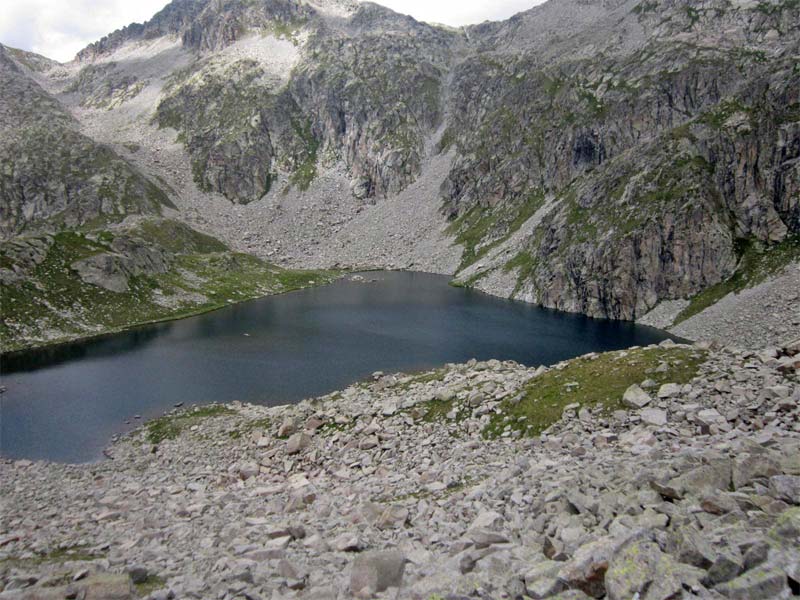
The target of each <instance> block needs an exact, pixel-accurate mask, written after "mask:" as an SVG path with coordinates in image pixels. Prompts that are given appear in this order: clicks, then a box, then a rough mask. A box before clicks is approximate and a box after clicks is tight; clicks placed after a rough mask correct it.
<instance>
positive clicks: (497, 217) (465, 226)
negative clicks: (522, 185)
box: [448, 190, 545, 271]
mask: <svg viewBox="0 0 800 600" xmlns="http://www.w3.org/2000/svg"><path fill="white" fill-rule="evenodd" d="M544 200H545V197H544V192H542V191H541V190H533V191H532V192H530V193H529V194H528V196H527V198H525V199H524V200H522V201H521V202H518V203H516V204H513V205H503V206H502V207H495V208H491V207H482V206H480V205H478V204H476V205H475V206H473V207H472V208H471V209H470V210H468V211H467V212H466V213H464V214H463V215H462V216H461V217H459V218H458V219H457V220H456V221H454V222H453V223H451V224H450V226H449V228H448V233H450V234H451V235H455V236H456V243H458V244H461V245H462V246H464V254H463V255H462V257H461V264H460V265H459V268H458V270H459V271H463V270H464V269H466V268H467V267H469V266H470V265H472V264H474V263H475V262H477V261H478V260H480V259H481V258H482V257H483V256H485V255H486V254H487V253H488V252H489V251H490V250H492V249H493V248H496V247H497V246H499V245H500V244H502V243H503V242H505V241H507V240H508V239H509V238H510V237H511V236H512V235H514V234H515V233H516V232H517V231H519V228H520V227H522V226H523V225H524V224H525V222H526V221H527V220H528V219H530V218H531V217H532V216H533V215H534V214H535V213H536V211H537V210H539V209H540V208H541V207H542V205H543V204H544Z"/></svg>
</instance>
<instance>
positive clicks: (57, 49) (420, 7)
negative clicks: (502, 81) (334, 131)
mask: <svg viewBox="0 0 800 600" xmlns="http://www.w3.org/2000/svg"><path fill="white" fill-rule="evenodd" d="M167 1H168V0H134V1H131V0H2V8H0V43H3V44H6V45H8V46H14V47H17V48H22V49H23V50H30V51H32V52H38V53H39V54H44V55H45V56H48V57H50V58H54V59H56V60H60V61H69V60H72V58H73V57H74V56H75V54H76V53H77V52H78V50H80V49H82V48H84V47H85V46H86V45H87V44H89V43H91V42H94V41H96V40H98V39H100V38H101V37H103V36H104V35H106V34H107V33H110V32H112V31H114V30H115V29H119V28H120V27H123V26H124V25H128V24H129V23H133V22H142V21H146V20H147V19H149V18H150V17H151V16H153V14H155V13H156V12H157V11H158V10H159V9H161V8H162V7H163V6H164V5H166V4H167ZM541 1H542V0H382V1H381V2H379V3H380V4H383V5H384V6H388V7H390V8H392V9H394V10H396V11H398V12H402V13H405V14H410V15H412V16H413V17H415V18H417V19H419V20H421V21H430V22H436V23H445V24H447V25H468V24H471V23H480V22H481V21H485V20H487V19H491V20H498V19H505V18H507V17H510V16H511V15H513V14H515V13H518V12H520V11H522V10H526V9H528V8H530V7H531V6H533V5H535V4H538V3H540V2H541Z"/></svg>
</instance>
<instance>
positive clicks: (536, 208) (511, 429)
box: [0, 0, 800, 600]
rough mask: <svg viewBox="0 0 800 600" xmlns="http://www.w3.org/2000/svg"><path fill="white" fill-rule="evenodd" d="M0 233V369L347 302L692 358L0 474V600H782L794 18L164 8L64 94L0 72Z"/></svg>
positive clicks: (15, 68)
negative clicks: (57, 346)
mask: <svg viewBox="0 0 800 600" xmlns="http://www.w3.org/2000/svg"><path fill="white" fill-rule="evenodd" d="M0 209H2V210H0V316H1V317H2V319H0V345H1V346H2V347H1V348H0V350H1V351H2V352H3V353H6V352H10V351H19V350H29V349H32V348H37V347H39V346H45V345H48V344H52V343H56V342H66V341H73V340H79V339H83V338H86V337H89V336H95V335H101V334H108V333H113V332H116V331H120V330H123V329H126V328H129V327H131V326H133V325H137V324H144V323H152V322H157V321H163V320H168V319H175V318H179V317H185V316H189V315H193V314H197V313H200V312H203V311H209V310H215V309H217V308H220V307H224V306H227V305H229V304H233V303H236V302H241V301H244V300H248V299H251V298H257V297H260V296H264V295H267V294H273V293H275V294H277V293H282V292H286V291H291V290H294V289H298V288H303V287H308V286H313V285H321V284H325V283H328V282H330V281H332V280H333V279H335V278H336V277H337V276H339V275H340V274H341V273H342V272H345V271H348V270H355V269H362V270H366V269H404V270H414V271H427V272H435V273H441V274H446V275H448V276H450V277H452V280H453V283H454V285H457V286H463V287H468V288H476V289H479V290H482V291H484V292H487V293H491V294H494V295H497V296H502V297H505V298H514V299H518V300H523V301H526V302H530V303H534V304H538V305H541V306H544V307H548V308H553V309H559V310H563V311H569V312H575V313H581V314H584V315H588V316H591V317H604V318H610V319H617V320H629V321H638V322H639V323H641V324H645V325H652V326H654V327H658V328H660V329H666V330H669V331H670V332H672V333H674V334H676V335H678V336H680V338H681V343H677V342H673V341H669V340H668V341H666V342H663V343H661V344H659V345H658V346H649V347H635V348H629V349H626V350H621V351H615V352H608V353H593V354H588V355H585V356H581V357H578V358H575V359H572V360H569V361H565V362H561V363H558V364H555V365H540V366H536V365H521V364H517V363H514V362H508V361H500V360H489V361H486V362H478V361H476V360H472V361H470V362H467V363H465V364H447V365H444V366H442V367H441V368H438V369H435V370H432V371H428V372H424V373H411V374H401V373H395V374H387V373H381V372H379V373H375V374H374V376H373V377H372V378H370V379H369V380H367V381H362V382H359V383H354V384H353V385H351V386H349V387H347V388H346V389H344V390H341V391H339V392H335V393H332V394H328V395H326V396H323V397H318V398H312V399H306V400H303V401H302V402H300V403H298V404H295V405H291V406H280V407H269V408H268V407H263V406H255V405H250V404H244V403H232V404H230V405H222V404H210V405H203V406H193V407H189V406H187V407H180V408H176V409H175V410H173V411H171V412H169V413H167V414H165V415H163V416H162V417H160V418H157V419H155V420H152V421H149V422H147V423H145V424H144V425H142V426H141V427H139V428H137V429H136V430H134V431H133V432H129V433H126V434H124V435H121V436H118V437H117V438H115V439H114V440H113V441H112V442H111V444H110V445H109V447H108V448H107V450H106V452H105V455H106V460H104V461H102V462H97V463H94V464H83V465H65V464H55V463H49V462H44V461H31V460H27V459H19V460H12V459H8V458H0V600H6V599H9V600H10V599H17V600H34V599H84V600H100V599H115V600H125V599H132V598H147V599H149V600H169V599H172V598H175V599H181V600H182V599H191V598H195V599H202V600H207V599H212V598H215V599H218V600H234V599H247V600H262V599H263V600H282V599H287V600H288V599H309V600H328V599H330V600H339V599H342V600H343V599H346V598H362V599H390V598H391V599H394V600H399V599H408V600H468V599H481V600H541V599H554V600H559V599H560V600H587V599H591V598H598V599H601V598H606V599H609V600H678V599H686V600H689V599H693V598H696V599H708V600H723V599H730V600H758V599H763V600H768V599H782V600H789V599H791V598H796V597H800V374H799V373H800V6H798V1H797V0H758V1H756V0H549V1H547V2H545V3H543V4H541V5H538V6H536V7H533V8H531V9H530V10H528V11H525V12H522V13H520V14H518V15H516V16H515V17H513V18H511V19H509V20H506V21H503V22H486V23H483V24H479V25H473V26H469V27H462V28H451V27H445V26H439V25H432V24H427V23H421V22H418V21H416V20H415V19H413V18H411V17H407V16H404V15H401V14H398V13H396V12H393V11H391V10H389V9H387V8H384V7H382V6H380V5H378V4H373V3H371V2H356V1H355V0H173V1H172V2H170V3H169V4H167V5H166V6H165V7H164V8H163V9H162V10H161V11H160V12H158V13H157V14H156V15H154V16H153V18H152V19H150V20H149V21H147V22H145V23H141V24H140V23H134V24H131V25H128V26H127V27H124V28H123V29H120V30H118V31H115V32H113V33H110V34H109V35H107V36H106V37H104V38H103V39H101V40H99V41H97V42H95V43H93V44H91V45H89V46H88V47H86V48H85V49H84V50H82V51H81V52H79V53H78V55H77V56H76V58H75V59H74V60H73V61H71V62H69V63H66V64H61V63H57V62H55V61H52V60H50V59H47V58H45V57H42V56H39V55H36V54H32V53H30V52H25V51H22V50H18V49H15V48H10V47H7V46H4V45H2V44H0ZM356 278H358V279H360V280H361V281H364V278H363V277H360V276H354V277H353V280H356ZM365 285H367V283H366V282H365ZM245 335H248V334H245ZM658 339H661V338H658ZM676 339H677V338H676ZM608 347H613V346H608ZM335 351H336V349H335V348H333V347H332V348H331V353H332V354H333V353H335ZM576 353H577V351H576V352H573V353H572V354H573V355H574V354H576ZM467 356H469V355H467ZM168 366H169V365H165V368H168ZM395 368H399V367H395ZM4 392H6V389H5V387H3V386H0V394H2V393H4ZM217 400H218V401H219V398H217ZM172 402H174V401H171V402H170V403H169V404H167V405H166V406H172ZM0 449H1V448H0Z"/></svg>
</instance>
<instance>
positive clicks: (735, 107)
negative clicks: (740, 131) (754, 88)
mask: <svg viewBox="0 0 800 600" xmlns="http://www.w3.org/2000/svg"><path fill="white" fill-rule="evenodd" d="M739 112H743V113H747V114H748V115H749V114H751V112H752V109H751V108H749V107H747V106H745V105H744V104H742V103H741V102H740V101H739V100H737V99H732V100H723V101H722V102H720V103H719V104H718V105H717V106H715V107H714V109H713V110H710V111H708V112H706V113H704V114H703V115H701V116H700V118H699V119H698V121H699V122H700V123H703V124H705V125H708V126H709V127H711V128H712V129H716V130H720V129H722V128H723V127H724V126H725V123H726V122H727V121H728V119H730V118H731V117H732V116H733V115H734V114H736V113H739Z"/></svg>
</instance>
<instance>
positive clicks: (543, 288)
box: [31, 0, 800, 319]
mask: <svg viewBox="0 0 800 600" xmlns="http://www.w3.org/2000/svg"><path fill="white" fill-rule="evenodd" d="M799 26H800V10H798V6H797V4H796V2H795V0H774V1H766V2H758V3H743V2H727V1H723V0H708V1H706V0H704V1H701V2H698V1H691V2H688V1H673V0H660V1H659V0H625V1H622V0H606V1H577V0H551V1H550V2H547V3H545V4H543V5H541V6H538V7H536V8H534V9H532V10H530V11H527V12H525V13H521V14H520V15H517V16H515V17H513V18H512V19H509V20H507V21H504V22H499V23H485V24H482V25H477V26H473V27H467V28H463V29H458V30H456V29H449V28H445V27H438V26H432V25H428V24H424V23H419V22H417V21H415V20H414V19H412V18H410V17H405V16H402V15H398V14H396V13H394V12H392V11H390V10H388V9H385V8H383V7H380V6H378V5H375V4H371V3H353V2H349V1H345V0H341V1H339V0H328V1H326V2H299V1H296V0H258V1H255V2H254V1H249V0H248V1H245V0H229V1H227V2H208V1H201V2H181V1H175V2H172V3H171V4H170V5H168V6H167V7H166V8H165V9H164V10H162V11H161V12H160V13H158V14H157V15H156V16H155V17H154V18H153V19H152V20H150V21H149V22H147V23H145V24H142V25H139V24H134V25H131V26H129V27H126V28H124V29H122V30H120V31H117V32H114V33H112V34H110V35H109V36H107V37H106V38H104V39H103V40H101V41H99V42H97V43H95V44H92V45H91V46H89V47H88V48H87V49H85V50H84V51H82V52H81V53H79V55H78V59H77V62H75V63H73V64H72V65H68V66H66V67H63V70H62V71H58V69H52V70H51V71H50V73H47V72H45V73H44V74H41V73H39V74H37V77H38V78H39V81H41V82H42V83H43V84H44V85H46V86H47V87H48V89H49V90H51V91H53V93H54V94H56V96H57V97H58V99H59V100H60V101H61V102H63V103H64V105H66V106H68V107H70V110H72V112H73V113H74V114H76V115H77V116H78V117H79V118H80V119H81V122H82V123H84V124H85V126H86V127H87V128H89V129H91V130H92V131H93V132H94V135H95V136H97V137H99V138H103V139H108V138H115V137H117V136H128V137H130V139H132V140H134V141H135V145H136V147H137V148H139V147H141V149H142V150H141V151H140V152H139V151H132V152H130V153H129V154H125V155H126V158H127V159H128V160H129V161H131V162H133V163H135V164H136V165H137V168H139V169H141V170H145V171H147V172H148V173H149V172H152V173H153V174H154V175H158V177H160V178H164V179H165V181H168V182H169V184H170V186H171V188H172V189H173V190H174V192H175V194H174V200H175V202H176V204H177V205H178V207H179V209H180V211H181V213H182V214H183V215H184V216H186V217H191V218H192V219H195V220H197V221H198V222H200V221H202V222H204V223H207V224H208V228H209V229H211V230H216V231H219V232H220V234H221V235H223V237H224V238H225V239H226V241H228V242H229V243H236V244H238V243H239V242H238V240H239V239H241V238H242V237H243V236H244V237H246V238H247V240H248V242H247V244H246V246H247V249H248V250H250V251H253V252H258V251H259V250H260V249H261V248H264V247H266V246H267V245H269V246H270V247H275V246H278V247H280V248H281V253H282V255H283V258H284V259H285V260H286V262H287V263H293V264H304V265H309V264H311V265H314V266H329V265H333V264H339V263H340V262H342V261H344V263H345V264H348V265H349V266H370V267H374V266H388V265H392V266H394V265H396V264H397V263H398V261H399V260H402V261H406V262H405V264H407V265H413V264H418V263H415V260H416V259H415V260H411V259H408V260H407V259H406V258H405V257H406V256H408V254H409V252H408V248H409V247H413V246H414V245H415V244H417V245H419V246H420V247H422V244H423V243H424V244H425V246H424V247H442V246H445V247H446V244H447V243H448V242H447V241H446V240H447V237H446V236H445V235H444V234H443V233H442V230H443V229H444V228H445V226H447V234H448V235H449V236H450V240H451V241H450V243H454V244H457V245H459V246H461V247H463V256H462V260H461V265H460V267H459V268H458V270H457V271H458V272H457V273H456V276H457V281H458V282H459V283H461V284H463V285H468V286H477V287H479V288H481V289H484V290H487V291H490V292H492V293H495V294H499V295H504V296H512V297H516V298H521V299H524V300H527V301H531V302H536V303H540V304H543V305H545V306H549V307H555V308H560V309H564V310H569V311H577V312H582V313H585V314H588V315H592V316H606V317H611V318H619V319H639V318H641V317H643V316H644V315H645V314H646V313H648V312H649V311H650V310H651V309H653V308H654V307H656V306H658V305H659V304H660V303H662V302H664V301H671V300H679V299H680V300H683V299H689V298H692V297H695V296H697V295H698V294H700V293H702V292H703V291H705V290H708V289H710V288H715V287H716V288H717V289H720V288H719V287H718V286H722V285H724V284H725V282H727V281H729V280H730V278H731V277H733V276H734V275H736V274H737V269H739V271H738V275H739V279H740V280H742V281H755V279H754V278H753V277H752V274H750V273H744V274H743V273H742V272H741V270H742V269H743V268H746V267H747V265H748V264H751V261H749V260H746V259H744V258H746V257H744V254H743V249H745V248H750V249H751V250H753V249H755V250H754V251H755V252H757V253H762V254H766V253H769V252H770V248H772V247H773V246H776V245H780V248H782V250H781V251H779V252H776V253H774V254H773V255H774V256H779V257H781V260H782V263H781V264H780V265H777V266H776V267H775V270H774V272H775V273H778V272H780V269H781V268H782V267H783V266H784V265H785V264H789V263H792V262H797V260H798V256H797V253H796V252H795V251H794V250H795V249H796V247H797V245H796V244H794V243H793V242H792V240H793V239H795V238H794V236H796V235H798V234H800V97H799V95H800V70H799V69H798V67H797V64H798V60H797V56H798V54H800V48H798V44H799V43H800V35H798V31H800V27H799ZM55 73H57V74H58V77H56V76H55V75H54V74H55ZM171 139H176V141H177V142H178V144H179V145H178V146H177V147H173V145H170V143H169V142H167V141H165V140H171ZM31 143H35V141H34V142H31ZM167 146H169V147H167ZM120 151H121V152H123V153H125V152H124V151H123V150H120ZM157 153H160V154H157ZM155 156H158V157H159V158H158V160H156V159H155V158H153V157H155ZM184 170H185V171H186V172H187V173H189V175H188V176H187V177H185V176H184V175H183V174H182V173H183V172H184ZM412 185H414V186H418V188H417V187H412ZM409 190H412V191H411V192H409ZM409 193H411V194H413V195H414V196H415V202H416V204H414V203H408V206H409V207H410V208H409V210H412V211H416V212H419V213H420V214H422V210H421V208H422V207H424V206H435V207H437V208H441V221H439V223H438V226H429V227H427V228H425V229H424V231H423V230H422V229H420V231H419V233H417V234H415V232H414V231H413V230H412V231H408V227H402V226H400V225H398V224H397V223H398V220H397V219H396V214H395V213H393V212H392V209H391V203H392V202H393V200H395V199H396V198H398V197H404V196H403V194H406V195H408V194H409ZM398 195H399V196H398ZM221 199H226V200H227V201H228V202H231V203H232V204H225V203H224V202H223V203H221V202H220V200H221ZM225 207H227V208H225ZM364 214H369V215H372V216H370V217H369V218H367V217H364ZM367 227H369V228H370V230H369V231H366V230H365V228H367ZM415 235H417V238H415V237H414V236H415ZM365 240H369V241H368V242H366V241H365ZM243 245H245V244H243ZM376 246H379V247H380V251H379V252H373V251H372V249H374V248H375V247H376ZM787 249H788V251H785V250H787ZM265 252H266V250H265ZM269 252H270V254H269V255H270V256H272V252H274V251H273V250H270V251H269ZM400 257H403V258H400ZM400 264H404V263H403V262H401V263H400ZM451 264H452V261H450V262H448V261H447V260H442V261H438V262H437V261H432V262H431V263H430V264H429V265H428V266H427V268H432V269H438V270H450V269H452V266H451ZM771 273H772V272H771ZM675 316H676V315H673V318H674V317H675Z"/></svg>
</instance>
